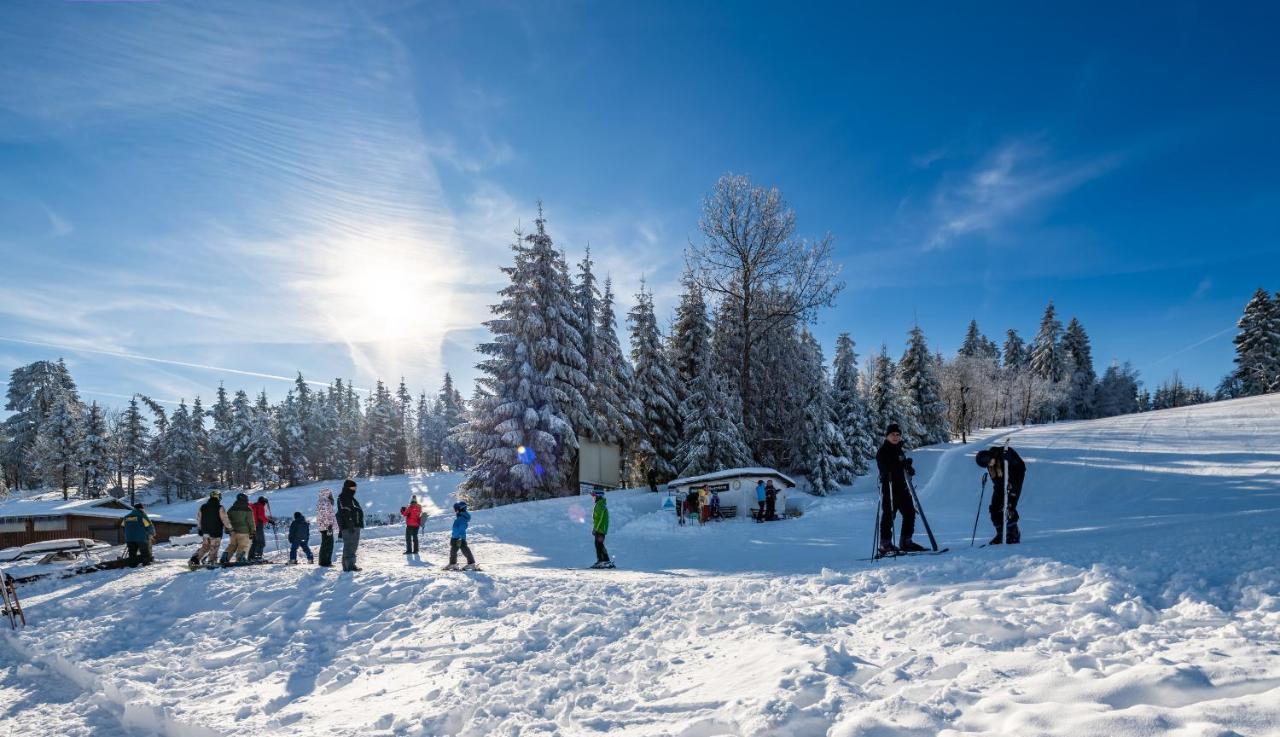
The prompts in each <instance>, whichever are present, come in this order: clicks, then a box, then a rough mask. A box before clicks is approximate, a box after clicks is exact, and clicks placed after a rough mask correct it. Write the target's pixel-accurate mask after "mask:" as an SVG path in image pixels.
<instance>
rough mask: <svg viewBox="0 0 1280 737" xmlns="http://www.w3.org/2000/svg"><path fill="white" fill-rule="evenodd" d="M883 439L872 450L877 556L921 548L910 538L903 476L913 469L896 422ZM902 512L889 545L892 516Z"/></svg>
mask: <svg viewBox="0 0 1280 737" xmlns="http://www.w3.org/2000/svg"><path fill="white" fill-rule="evenodd" d="M884 434H885V440H884V443H882V444H881V445H880V450H878V451H876V467H877V468H879V470H880V549H879V551H878V552H879V554H880V555H888V554H891V553H897V552H903V553H914V552H918V551H921V550H924V546H923V545H917V544H916V543H915V542H913V541H912V540H911V536H912V535H913V534H915V531H916V508H915V504H914V503H912V501H911V489H909V488H908V487H907V477H908V476H914V475H915V474H916V470H915V468H914V467H913V465H912V463H911V459H910V458H908V457H907V451H906V449H905V448H903V447H902V428H900V427H898V426H897V425H896V424H893V425H889V427H888V428H886V429H885V433H884ZM895 512H897V513H898V514H900V515H902V533H901V534H900V535H899V537H898V545H897V546H896V547H895V546H894V544H893V515H894V513H895Z"/></svg>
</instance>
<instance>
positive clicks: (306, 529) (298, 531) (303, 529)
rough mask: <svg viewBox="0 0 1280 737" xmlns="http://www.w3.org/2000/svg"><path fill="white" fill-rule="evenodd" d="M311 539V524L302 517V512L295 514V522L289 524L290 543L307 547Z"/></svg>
mask: <svg viewBox="0 0 1280 737" xmlns="http://www.w3.org/2000/svg"><path fill="white" fill-rule="evenodd" d="M310 539H311V523H310V522H307V518H306V517H303V516H302V512H294V513H293V521H292V522H290V523H289V542H291V543H298V544H299V545H305V544H306V543H307V541H308V540H310Z"/></svg>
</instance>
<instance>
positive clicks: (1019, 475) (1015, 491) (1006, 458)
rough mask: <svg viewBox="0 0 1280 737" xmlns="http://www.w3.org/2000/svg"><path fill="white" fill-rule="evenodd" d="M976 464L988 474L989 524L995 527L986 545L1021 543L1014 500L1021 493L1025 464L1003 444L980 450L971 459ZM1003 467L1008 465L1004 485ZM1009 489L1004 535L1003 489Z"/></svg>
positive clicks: (1016, 506)
mask: <svg viewBox="0 0 1280 737" xmlns="http://www.w3.org/2000/svg"><path fill="white" fill-rule="evenodd" d="M974 460H975V461H977V463H978V465H979V466H981V467H983V468H985V469H987V474H988V475H990V476H991V506H990V507H988V510H989V511H990V512H991V524H993V525H995V527H996V536H995V537H993V538H991V542H989V543H987V544H988V545H1000V544H1001V543H1005V542H1007V543H1009V544H1010V545H1017V544H1018V543H1019V542H1022V532H1021V530H1019V529H1018V499H1019V498H1020V497H1021V496H1022V482H1023V480H1024V479H1026V477H1027V464H1026V463H1025V462H1024V461H1023V460H1022V456H1020V455H1018V451H1016V450H1014V449H1013V448H1010V447H1008V446H1007V445H1006V446H1003V447H1002V446H995V447H993V448H991V449H989V450H980V451H978V455H977V457H976V458H974ZM1005 468H1008V470H1009V471H1008V472H1009V478H1008V479H1007V481H1008V484H1006V483H1005V481H1006V479H1005ZM1006 488H1007V489H1008V491H1009V533H1008V539H1006V538H1005V535H1004V521H1005V519H1004V510H1005V498H1004V495H1005V489H1006Z"/></svg>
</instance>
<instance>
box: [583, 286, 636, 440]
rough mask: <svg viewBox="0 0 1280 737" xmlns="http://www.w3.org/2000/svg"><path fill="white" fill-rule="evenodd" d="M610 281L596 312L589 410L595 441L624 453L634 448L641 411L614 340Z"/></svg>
mask: <svg viewBox="0 0 1280 737" xmlns="http://www.w3.org/2000/svg"><path fill="white" fill-rule="evenodd" d="M613 304H614V297H613V279H612V278H610V277H605V280H604V294H603V296H602V297H601V299H600V304H599V305H598V309H597V312H596V327H595V350H594V352H593V354H592V355H593V362H594V364H595V367H594V370H593V372H592V375H593V376H594V379H593V382H594V384H595V385H596V392H595V393H594V395H593V403H594V406H593V407H592V411H593V414H594V416H595V428H596V432H597V433H598V435H599V438H600V439H601V440H603V441H604V442H606V443H610V444H613V445H618V446H620V447H622V448H623V449H624V453H625V450H626V449H627V448H629V447H631V446H632V445H634V440H635V437H636V434H637V433H638V432H639V427H640V424H641V423H640V417H641V415H642V413H643V412H644V408H643V407H642V406H641V404H640V401H639V400H638V399H637V398H636V393H635V375H634V374H633V373H632V371H631V364H630V363H628V362H627V357H626V356H625V355H624V354H623V352H622V345H621V344H620V343H619V341H618V329H617V318H616V317H615V314H614V310H613Z"/></svg>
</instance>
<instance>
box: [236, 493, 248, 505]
mask: <svg viewBox="0 0 1280 737" xmlns="http://www.w3.org/2000/svg"><path fill="white" fill-rule="evenodd" d="M236 501H238V502H244V503H246V504H248V503H249V495H248V494H246V493H244V492H243V491H242V492H240V493H239V494H236Z"/></svg>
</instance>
